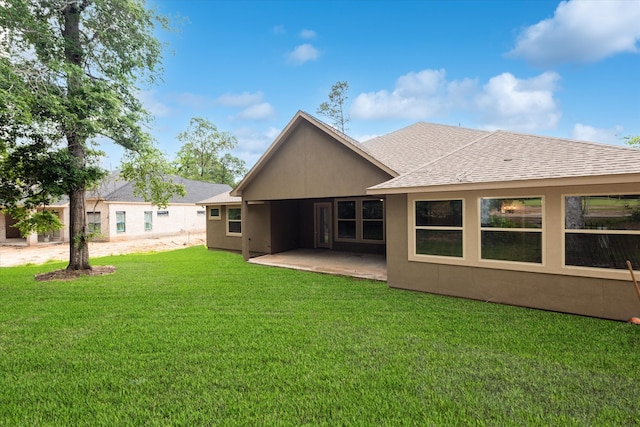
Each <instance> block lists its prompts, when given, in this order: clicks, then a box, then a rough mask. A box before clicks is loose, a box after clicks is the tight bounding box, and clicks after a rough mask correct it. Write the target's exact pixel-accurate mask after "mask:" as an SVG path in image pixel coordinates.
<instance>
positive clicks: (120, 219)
mask: <svg viewBox="0 0 640 427" xmlns="http://www.w3.org/2000/svg"><path fill="white" fill-rule="evenodd" d="M116 231H118V232H124V231H125V212H122V211H120V212H116Z"/></svg>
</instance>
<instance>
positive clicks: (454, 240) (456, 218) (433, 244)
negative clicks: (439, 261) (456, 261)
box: [414, 200, 463, 258]
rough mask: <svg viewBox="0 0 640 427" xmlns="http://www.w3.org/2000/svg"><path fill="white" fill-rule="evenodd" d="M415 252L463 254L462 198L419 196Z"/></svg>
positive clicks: (440, 254) (416, 214) (460, 255)
mask: <svg viewBox="0 0 640 427" xmlns="http://www.w3.org/2000/svg"><path fill="white" fill-rule="evenodd" d="M414 208H415V209H414V213H415V233H416V234H415V253H416V254H417V255H437V256H448V257H458V258H461V257H462V255H463V250H462V247H463V241H462V227H463V222H462V216H463V215H462V213H463V210H462V209H463V203H462V200H417V201H416V202H415V206H414Z"/></svg>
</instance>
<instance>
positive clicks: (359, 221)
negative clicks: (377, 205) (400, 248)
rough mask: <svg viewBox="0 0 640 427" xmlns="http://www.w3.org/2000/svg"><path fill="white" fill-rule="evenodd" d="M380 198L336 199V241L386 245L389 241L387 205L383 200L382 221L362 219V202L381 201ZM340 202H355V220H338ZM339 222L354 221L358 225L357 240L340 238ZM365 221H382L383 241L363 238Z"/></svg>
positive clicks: (334, 227) (334, 202) (334, 203)
mask: <svg viewBox="0 0 640 427" xmlns="http://www.w3.org/2000/svg"><path fill="white" fill-rule="evenodd" d="M379 200H380V197H346V198H344V199H334V201H333V205H334V218H335V219H334V221H333V222H334V223H333V229H334V241H336V242H344V243H366V244H371V245H384V244H385V243H386V241H387V221H386V210H387V209H386V203H385V201H384V200H382V219H381V220H380V219H364V218H362V202H364V201H379ZM338 202H355V204H356V217H355V219H340V218H338ZM339 221H353V222H355V224H356V237H355V239H347V238H344V237H339V236H338V232H339V230H338V222H339ZM365 221H382V240H373V239H365V238H364V237H363V223H364V222H365Z"/></svg>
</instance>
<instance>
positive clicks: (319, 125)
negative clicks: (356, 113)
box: [231, 111, 398, 196]
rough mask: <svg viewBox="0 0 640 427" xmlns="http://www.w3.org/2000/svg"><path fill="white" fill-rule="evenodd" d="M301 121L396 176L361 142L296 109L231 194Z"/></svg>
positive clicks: (238, 193)
mask: <svg viewBox="0 0 640 427" xmlns="http://www.w3.org/2000/svg"><path fill="white" fill-rule="evenodd" d="M303 123H307V124H310V125H311V126H313V127H314V128H316V129H318V130H319V131H320V132H322V133H324V134H325V135H328V136H329V137H330V138H331V139H332V140H334V141H336V142H337V143H338V144H340V145H342V146H343V147H345V148H347V149H348V150H350V151H351V152H353V153H354V154H356V155H357V156H359V157H360V158H361V159H363V160H364V161H366V162H368V163H369V164H371V165H373V166H374V167H375V168H377V169H379V170H381V171H383V172H385V173H386V174H388V175H390V176H397V175H398V174H397V173H396V172H395V171H394V170H393V169H392V168H390V167H388V166H387V165H386V164H384V163H383V162H381V161H380V160H378V159H377V158H376V157H374V156H372V155H371V154H370V153H369V152H368V150H366V149H365V148H364V146H363V145H362V144H360V143H359V142H358V141H356V140H354V139H352V138H350V137H349V136H347V135H345V134H343V133H342V132H340V131H338V130H336V129H335V128H333V127H331V126H329V125H327V124H326V123H324V122H322V121H321V120H318V119H317V118H315V117H313V116H311V115H310V114H308V113H305V112H303V111H298V112H297V113H296V115H295V116H294V117H293V119H291V121H290V122H289V123H288V124H287V126H286V127H285V128H284V130H283V131H282V132H281V133H280V135H278V137H277V138H276V139H275V140H274V142H273V143H272V144H271V145H270V146H269V148H268V149H267V151H266V152H265V153H264V154H263V155H262V157H260V159H259V160H258V161H257V162H256V164H255V165H254V166H253V167H252V168H251V170H250V171H249V172H248V173H247V174H246V175H245V177H244V178H243V179H242V181H240V183H239V184H238V186H237V187H236V188H235V189H234V190H232V191H231V195H232V196H241V195H242V192H243V190H244V189H245V188H246V187H247V186H248V185H249V184H250V183H251V181H252V180H254V179H255V178H256V177H257V175H258V174H259V173H260V172H261V171H262V169H263V168H265V166H266V165H267V164H268V163H269V160H270V159H272V158H273V157H274V155H276V153H277V152H278V150H279V149H280V148H281V147H282V145H283V144H284V143H285V142H286V141H287V139H288V138H289V136H291V135H292V134H293V133H294V132H295V131H296V129H297V128H298V127H300V126H301V125H302V124H303Z"/></svg>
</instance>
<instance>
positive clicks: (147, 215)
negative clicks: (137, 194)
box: [144, 211, 153, 232]
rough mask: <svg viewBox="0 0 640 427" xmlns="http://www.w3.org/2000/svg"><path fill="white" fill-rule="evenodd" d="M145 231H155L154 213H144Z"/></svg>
mask: <svg viewBox="0 0 640 427" xmlns="http://www.w3.org/2000/svg"><path fill="white" fill-rule="evenodd" d="M147 219H148V221H147ZM147 225H148V226H147ZM144 231H145V232H147V231H153V211H144Z"/></svg>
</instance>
